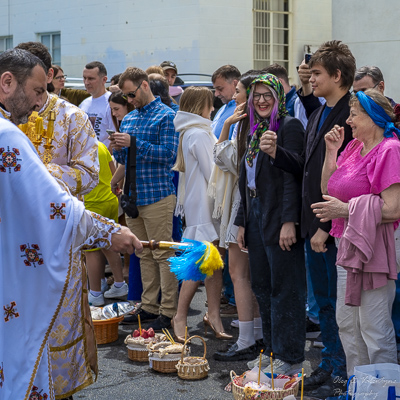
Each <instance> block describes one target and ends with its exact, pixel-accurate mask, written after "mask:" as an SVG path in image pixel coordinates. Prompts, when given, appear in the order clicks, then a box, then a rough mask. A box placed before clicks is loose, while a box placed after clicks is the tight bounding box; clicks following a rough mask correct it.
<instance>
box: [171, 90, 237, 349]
mask: <svg viewBox="0 0 400 400" xmlns="http://www.w3.org/2000/svg"><path fill="white" fill-rule="evenodd" d="M213 109H214V107H213V94H212V92H211V91H210V90H209V89H207V88H205V87H193V86H191V87H189V88H187V89H186V90H185V91H184V93H183V94H182V97H181V101H180V111H178V112H177V114H176V117H175V119H174V125H175V129H176V131H177V132H179V147H178V155H177V160H176V163H175V166H174V168H173V169H174V170H176V171H179V187H178V200H177V207H176V214H178V215H181V216H185V221H186V229H185V230H184V232H183V237H184V238H187V239H193V240H198V241H208V242H215V241H216V240H218V233H217V232H218V230H219V228H218V223H217V221H216V220H213V218H212V212H213V200H212V199H211V198H210V197H209V196H208V195H207V187H208V182H209V179H210V176H211V171H212V167H213V147H214V144H215V142H216V138H215V136H214V135H213V133H212V131H211V120H210V114H211V112H212V111H213ZM198 285H199V282H194V281H184V282H183V283H182V287H181V291H180V294H179V301H178V309H177V313H176V315H175V317H174V318H173V319H172V327H173V329H174V335H175V338H176V340H177V341H180V342H182V341H183V340H184V336H185V326H187V313H188V310H189V306H190V302H191V301H192V299H193V296H194V294H195V293H196V290H197V288H198ZM205 286H206V291H207V299H208V313H206V314H205V315H204V318H203V322H204V328H205V331H206V330H207V327H210V328H211V329H212V330H213V331H214V334H215V337H216V338H217V339H231V338H232V336H231V335H228V334H226V333H225V332H224V328H223V326H222V321H221V317H220V314H219V308H220V295H221V289H222V271H221V270H217V271H216V272H214V275H213V276H212V277H209V278H207V279H206V280H205Z"/></svg>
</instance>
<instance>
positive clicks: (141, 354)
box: [127, 347, 149, 362]
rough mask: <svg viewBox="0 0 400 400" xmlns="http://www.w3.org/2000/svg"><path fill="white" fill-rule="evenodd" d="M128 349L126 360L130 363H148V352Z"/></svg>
mask: <svg viewBox="0 0 400 400" xmlns="http://www.w3.org/2000/svg"><path fill="white" fill-rule="evenodd" d="M127 349H128V358H129V359H130V360H132V361H139V362H149V351H148V350H147V349H146V348H144V349H143V350H139V349H130V348H129V347H127Z"/></svg>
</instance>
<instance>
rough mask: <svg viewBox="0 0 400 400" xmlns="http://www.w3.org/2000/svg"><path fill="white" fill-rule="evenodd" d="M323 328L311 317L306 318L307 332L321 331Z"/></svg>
mask: <svg viewBox="0 0 400 400" xmlns="http://www.w3.org/2000/svg"><path fill="white" fill-rule="evenodd" d="M320 331H321V328H320V326H319V324H316V323H315V322H312V321H311V319H310V318H308V317H307V320H306V332H320Z"/></svg>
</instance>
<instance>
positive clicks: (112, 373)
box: [73, 286, 321, 400]
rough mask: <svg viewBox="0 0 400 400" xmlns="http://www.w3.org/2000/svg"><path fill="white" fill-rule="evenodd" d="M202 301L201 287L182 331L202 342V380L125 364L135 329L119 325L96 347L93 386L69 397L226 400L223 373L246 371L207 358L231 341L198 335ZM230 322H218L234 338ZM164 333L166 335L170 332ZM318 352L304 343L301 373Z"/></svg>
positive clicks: (198, 347)
mask: <svg viewBox="0 0 400 400" xmlns="http://www.w3.org/2000/svg"><path fill="white" fill-rule="evenodd" d="M205 300H206V296H205V288H204V286H201V287H200V288H199V289H198V291H197V293H196V295H195V297H194V299H193V301H192V304H191V309H190V312H189V317H188V330H189V335H200V336H202V337H204V338H205V340H206V343H207V355H206V358H207V360H208V362H209V365H210V371H209V374H208V377H207V378H205V379H203V380H197V381H188V380H182V379H180V378H178V376H177V374H162V373H159V372H155V371H153V370H152V369H150V368H149V365H148V364H147V363H139V362H134V361H131V360H130V359H129V358H128V351H127V349H126V346H125V344H124V339H125V337H126V336H127V335H128V334H130V333H131V332H132V331H133V329H137V325H120V326H119V337H118V341H116V342H114V343H110V344H104V345H99V346H98V357H99V376H98V379H97V382H96V383H94V384H93V385H91V386H89V387H87V388H85V389H83V390H82V391H80V392H78V393H76V394H74V396H73V397H74V400H78V399H91V400H113V399H121V400H136V399H137V400H142V399H143V400H164V399H165V400H225V399H227V400H228V399H229V400H232V399H233V395H232V393H230V392H226V391H224V387H225V386H226V385H227V384H228V383H229V382H230V377H229V373H230V371H231V370H233V371H235V372H236V373H237V374H241V373H243V372H244V371H246V370H247V366H246V362H245V361H238V362H221V361H215V360H214V359H213V358H212V355H213V353H214V352H215V351H217V350H221V349H224V348H226V347H227V346H228V345H229V344H231V343H233V342H226V341H222V340H217V339H215V337H214V335H213V333H212V332H211V333H210V330H208V332H207V335H206V336H204V327H203V315H204V313H205V312H206V307H205V304H204V303H205ZM231 321H232V318H223V323H224V327H225V330H226V331H227V332H228V333H231V334H233V335H234V338H235V339H236V338H237V336H238V329H237V328H233V327H231V326H230V322H231ZM143 325H145V324H143ZM170 332H171V333H172V330H171V329H170ZM320 352H321V349H319V348H314V347H313V346H312V345H311V342H309V341H307V342H306V353H305V355H306V361H305V362H304V371H305V373H306V374H307V375H309V374H310V373H311V371H312V370H313V369H315V368H316V367H317V366H318V363H319V360H320ZM191 355H194V356H202V355H203V344H202V342H201V341H200V340H198V339H197V340H195V341H193V343H192V344H191ZM299 394H300V393H299Z"/></svg>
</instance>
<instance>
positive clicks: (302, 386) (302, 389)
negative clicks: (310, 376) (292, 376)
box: [301, 368, 304, 400]
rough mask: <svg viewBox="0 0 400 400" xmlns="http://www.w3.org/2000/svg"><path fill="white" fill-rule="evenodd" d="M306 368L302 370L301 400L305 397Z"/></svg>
mask: <svg viewBox="0 0 400 400" xmlns="http://www.w3.org/2000/svg"><path fill="white" fill-rule="evenodd" d="M303 392H304V368H302V369H301V400H303V396H304V393H303Z"/></svg>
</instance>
